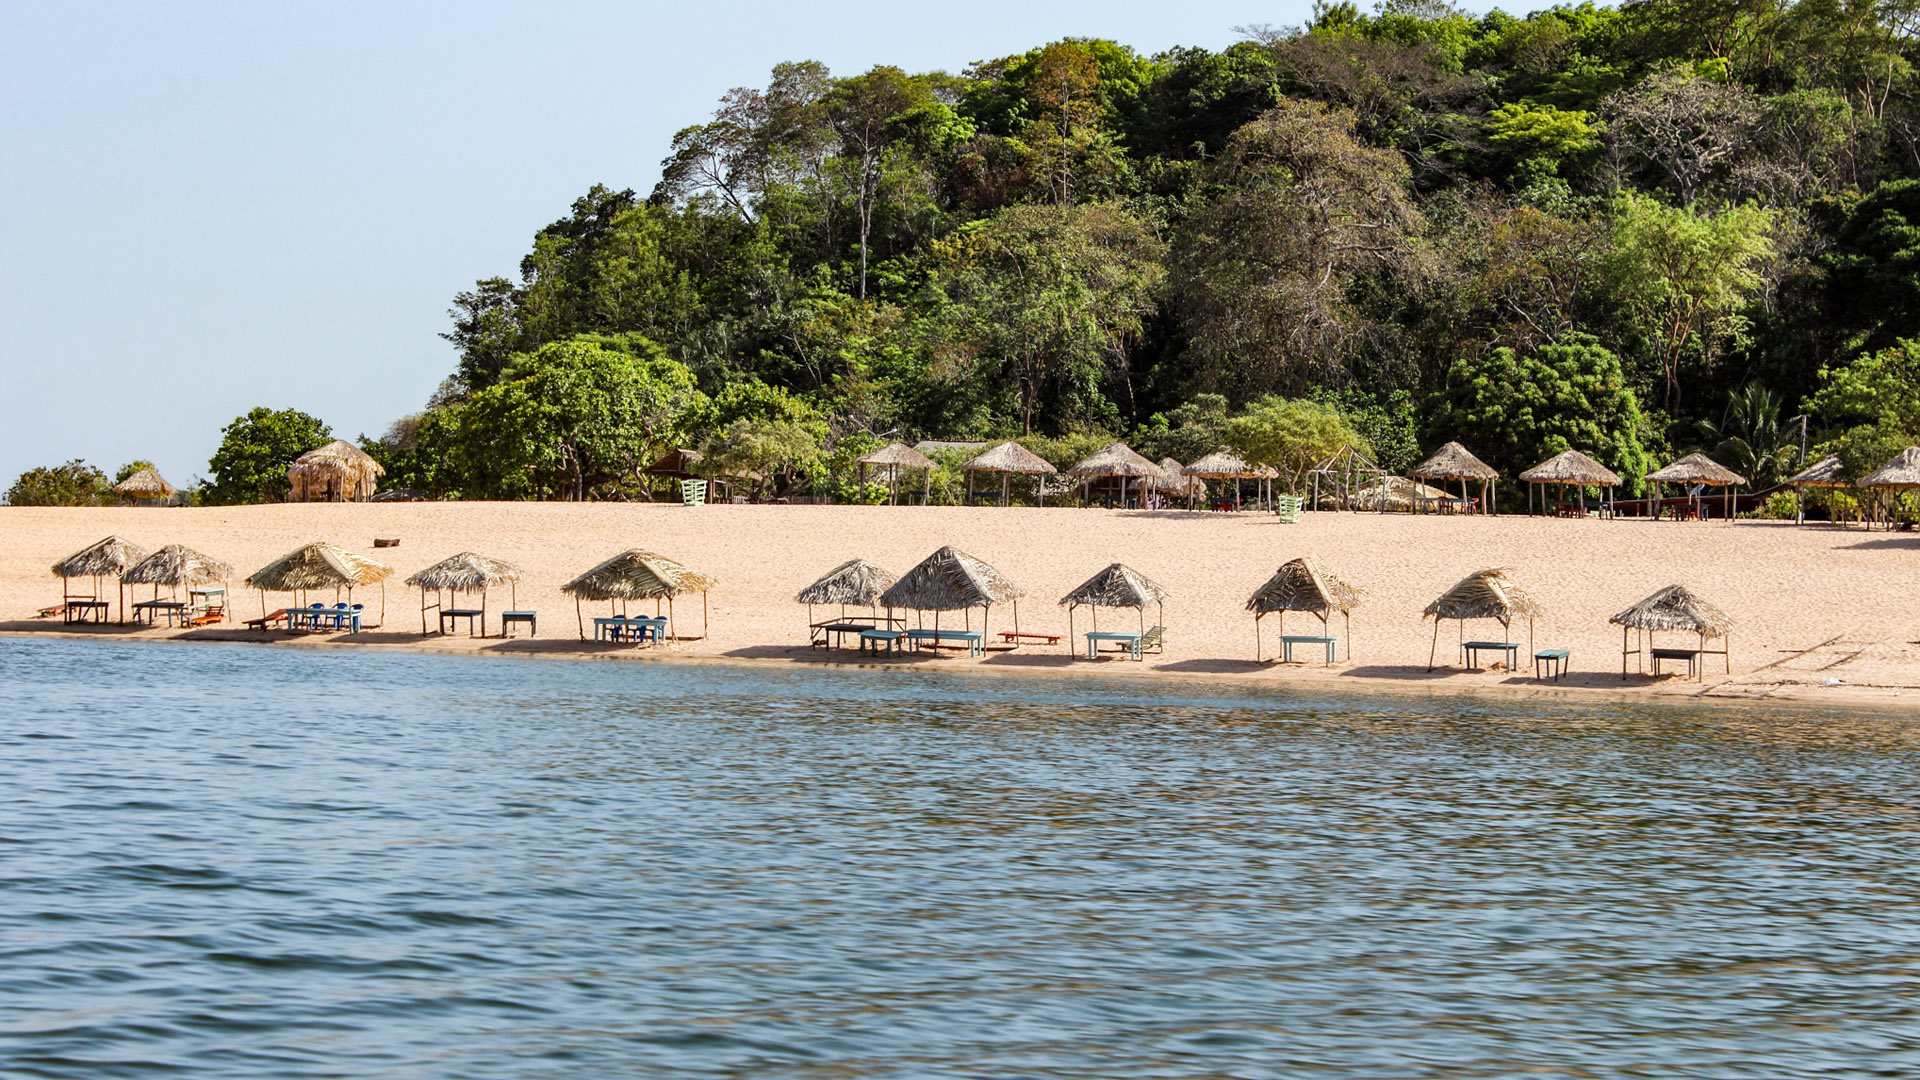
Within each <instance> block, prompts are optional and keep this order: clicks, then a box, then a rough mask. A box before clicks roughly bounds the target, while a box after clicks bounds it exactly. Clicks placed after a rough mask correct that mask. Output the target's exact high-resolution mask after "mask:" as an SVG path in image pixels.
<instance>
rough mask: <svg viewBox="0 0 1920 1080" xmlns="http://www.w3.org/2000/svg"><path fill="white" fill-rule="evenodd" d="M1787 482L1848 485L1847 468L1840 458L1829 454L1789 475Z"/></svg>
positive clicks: (1814, 485) (1830, 485)
mask: <svg viewBox="0 0 1920 1080" xmlns="http://www.w3.org/2000/svg"><path fill="white" fill-rule="evenodd" d="M1787 483H1789V484H1794V485H1797V486H1801V487H1847V486H1849V484H1848V481H1847V469H1846V466H1844V465H1842V464H1840V458H1839V457H1838V456H1837V455H1834V454H1828V455H1827V456H1826V457H1823V458H1821V459H1820V460H1819V461H1816V462H1814V463H1813V464H1811V465H1809V466H1807V467H1806V468H1804V469H1801V470H1800V471H1799V472H1797V473H1794V474H1793V475H1792V476H1789V477H1787Z"/></svg>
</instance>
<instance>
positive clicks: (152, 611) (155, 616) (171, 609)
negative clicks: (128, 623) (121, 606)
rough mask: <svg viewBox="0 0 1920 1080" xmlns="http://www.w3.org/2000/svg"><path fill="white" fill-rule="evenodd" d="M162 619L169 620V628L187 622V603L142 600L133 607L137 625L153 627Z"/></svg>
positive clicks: (181, 601) (134, 619) (180, 601)
mask: <svg viewBox="0 0 1920 1080" xmlns="http://www.w3.org/2000/svg"><path fill="white" fill-rule="evenodd" d="M162 618H165V619H166V620H167V625H168V626H172V625H174V624H175V622H176V621H180V622H184V621H186V618H187V604H186V601H184V600H142V601H140V602H139V603H137V604H135V605H133V621H134V622H136V623H143V624H145V625H147V626H153V625H154V624H156V623H158V622H159V621H160V620H161V619H162Z"/></svg>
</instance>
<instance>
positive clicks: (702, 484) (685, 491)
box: [680, 480, 707, 506]
mask: <svg viewBox="0 0 1920 1080" xmlns="http://www.w3.org/2000/svg"><path fill="white" fill-rule="evenodd" d="M680 505H682V506H705V505H707V482H706V481H705V480H682V481H680Z"/></svg>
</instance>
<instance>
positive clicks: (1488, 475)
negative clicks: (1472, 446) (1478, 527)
mask: <svg viewBox="0 0 1920 1080" xmlns="http://www.w3.org/2000/svg"><path fill="white" fill-rule="evenodd" d="M1407 475H1408V476H1411V477H1413V478H1414V479H1416V480H1438V481H1440V482H1441V483H1440V486H1441V487H1445V486H1446V485H1447V482H1448V481H1458V482H1459V484H1460V510H1461V512H1463V513H1472V512H1473V500H1472V499H1471V498H1469V497H1468V496H1467V482H1468V481H1470V480H1478V481H1480V506H1481V511H1482V512H1483V513H1488V514H1491V513H1493V502H1494V499H1496V498H1498V497H1499V494H1500V490H1499V488H1498V486H1497V485H1496V483H1495V482H1496V481H1498V480H1499V479H1500V473H1499V472H1498V471H1497V470H1495V469H1494V467H1493V466H1491V465H1489V464H1487V463H1486V462H1484V461H1481V460H1480V459H1479V458H1477V457H1474V456H1473V455H1472V454H1471V453H1469V452H1468V450H1467V448H1466V447H1464V446H1461V445H1460V444H1459V443H1457V442H1450V443H1448V444H1446V445H1445V446H1442V447H1441V448H1440V449H1438V450H1435V451H1434V452H1433V456H1432V457H1430V458H1428V459H1427V460H1425V461H1423V462H1421V463H1420V464H1418V465H1415V466H1414V467H1413V468H1411V469H1409V470H1407Z"/></svg>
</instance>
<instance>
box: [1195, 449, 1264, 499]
mask: <svg viewBox="0 0 1920 1080" xmlns="http://www.w3.org/2000/svg"><path fill="white" fill-rule="evenodd" d="M1180 474H1181V475H1182V476H1197V477H1199V478H1201V480H1202V481H1203V482H1204V481H1206V480H1231V481H1233V495H1234V498H1233V501H1234V502H1235V503H1236V504H1238V503H1239V501H1240V481H1242V480H1259V479H1262V478H1264V477H1266V476H1269V475H1275V474H1272V473H1270V472H1268V471H1267V470H1266V467H1265V466H1262V465H1255V464H1253V463H1252V462H1250V461H1248V460H1247V459H1246V458H1244V457H1241V456H1240V455H1239V454H1237V453H1235V452H1234V451H1233V450H1232V449H1230V448H1228V447H1225V446H1222V447H1220V448H1219V449H1217V450H1215V451H1214V452H1213V453H1211V454H1208V455H1206V456H1205V457H1203V458H1201V459H1200V460H1199V461H1196V462H1194V463H1193V464H1191V465H1188V466H1186V467H1184V468H1182V469H1181V470H1180ZM1203 490H1204V489H1203Z"/></svg>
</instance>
